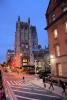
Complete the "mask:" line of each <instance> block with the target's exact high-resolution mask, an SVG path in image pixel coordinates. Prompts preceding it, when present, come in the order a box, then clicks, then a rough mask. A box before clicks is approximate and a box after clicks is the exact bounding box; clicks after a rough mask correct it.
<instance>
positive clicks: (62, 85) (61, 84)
mask: <svg viewBox="0 0 67 100" xmlns="http://www.w3.org/2000/svg"><path fill="white" fill-rule="evenodd" d="M59 82H60V86H61V88H62V89H63V91H62V94H63V93H65V95H66V91H65V89H66V87H65V85H64V82H63V81H62V80H60V81H59Z"/></svg>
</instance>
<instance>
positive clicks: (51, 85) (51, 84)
mask: <svg viewBox="0 0 67 100" xmlns="http://www.w3.org/2000/svg"><path fill="white" fill-rule="evenodd" d="M51 87H52V89H53V90H54V86H53V82H52V79H51V80H50V86H49V89H50V88H51Z"/></svg>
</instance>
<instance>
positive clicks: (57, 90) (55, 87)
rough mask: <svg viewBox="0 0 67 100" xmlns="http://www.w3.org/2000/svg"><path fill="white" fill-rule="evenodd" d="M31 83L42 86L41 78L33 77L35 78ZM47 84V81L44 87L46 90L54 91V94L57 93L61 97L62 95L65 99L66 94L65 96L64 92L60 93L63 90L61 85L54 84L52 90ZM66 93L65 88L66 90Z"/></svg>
mask: <svg viewBox="0 0 67 100" xmlns="http://www.w3.org/2000/svg"><path fill="white" fill-rule="evenodd" d="M32 83H33V84H35V85H37V86H40V87H42V88H44V85H43V82H42V79H37V78H35V80H34V81H32ZM49 86H50V85H49V83H46V88H45V89H46V90H48V91H51V92H52V93H55V94H57V95H59V96H61V97H64V98H65V99H64V100H67V96H65V95H64V94H63V95H62V91H63V90H62V88H61V87H59V86H55V85H54V90H49ZM66 93H67V90H66Z"/></svg>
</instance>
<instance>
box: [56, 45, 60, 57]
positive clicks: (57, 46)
mask: <svg viewBox="0 0 67 100" xmlns="http://www.w3.org/2000/svg"><path fill="white" fill-rule="evenodd" d="M56 55H57V56H60V46H59V45H56Z"/></svg>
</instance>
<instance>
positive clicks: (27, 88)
mask: <svg viewBox="0 0 67 100" xmlns="http://www.w3.org/2000/svg"><path fill="white" fill-rule="evenodd" d="M11 87H14V89H18V88H19V89H26V90H32V88H29V87H23V88H22V87H20V86H19V87H15V86H11ZM12 89H13V88H12ZM33 90H36V91H40V92H45V90H39V89H35V88H33ZM46 92H47V91H46Z"/></svg>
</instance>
